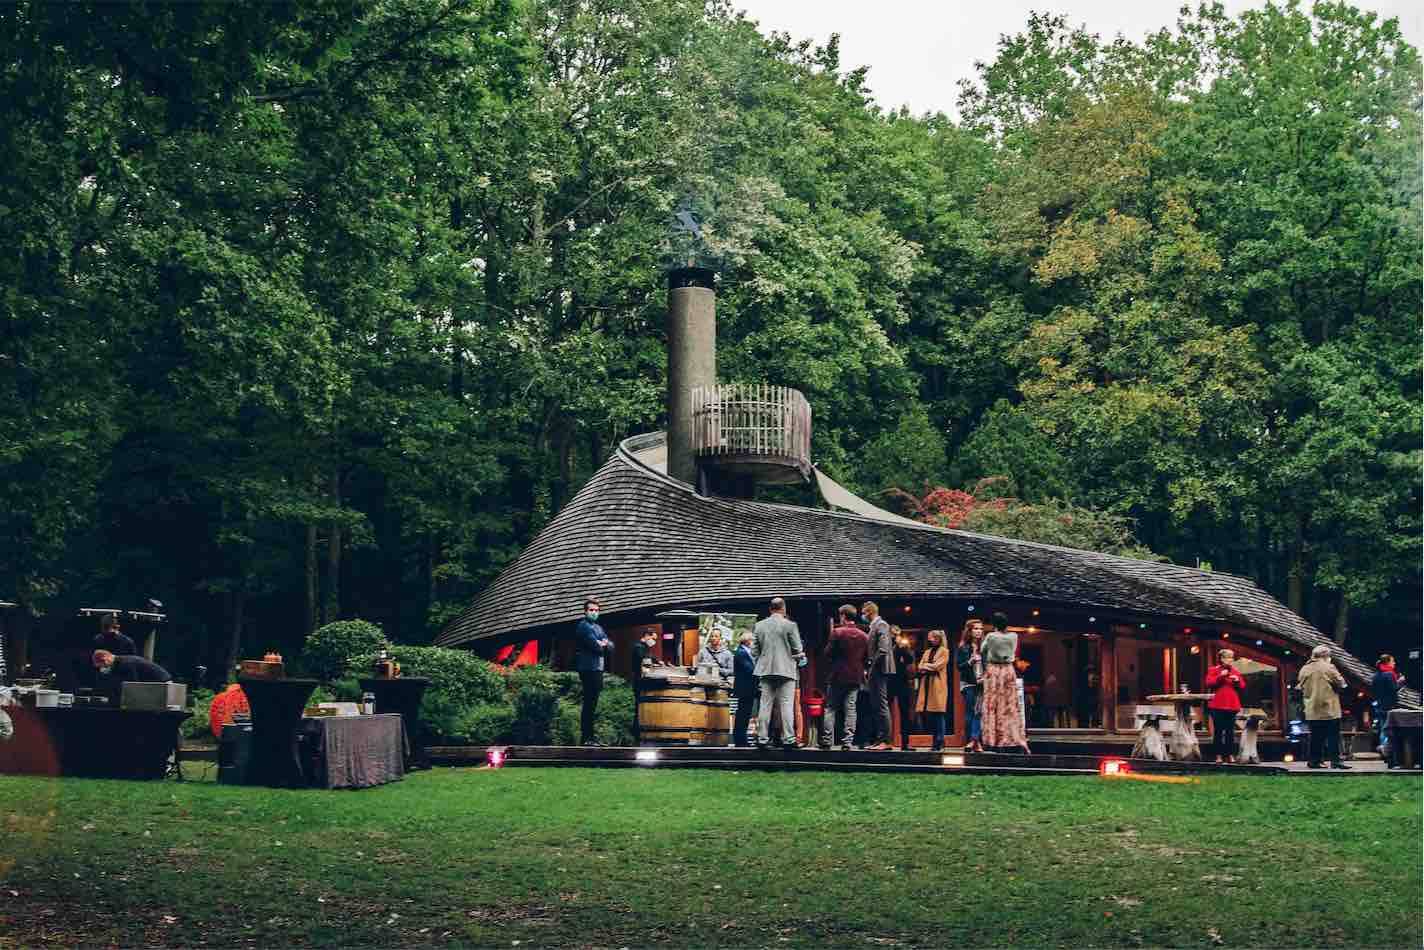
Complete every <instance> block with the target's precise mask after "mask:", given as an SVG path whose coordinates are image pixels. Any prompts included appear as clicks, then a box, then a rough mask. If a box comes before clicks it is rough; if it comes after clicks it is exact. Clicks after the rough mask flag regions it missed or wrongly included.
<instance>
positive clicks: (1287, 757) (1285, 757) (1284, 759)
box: [1281, 752, 1295, 762]
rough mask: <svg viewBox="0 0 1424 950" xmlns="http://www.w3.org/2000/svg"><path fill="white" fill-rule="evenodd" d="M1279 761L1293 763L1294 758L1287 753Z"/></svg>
mask: <svg viewBox="0 0 1424 950" xmlns="http://www.w3.org/2000/svg"><path fill="white" fill-rule="evenodd" d="M1281 761H1282V762H1294V761H1295V756H1293V755H1291V754H1290V753H1289V752H1287V753H1286V754H1285V755H1283V756H1281Z"/></svg>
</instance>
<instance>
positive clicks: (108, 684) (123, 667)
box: [94, 650, 173, 705]
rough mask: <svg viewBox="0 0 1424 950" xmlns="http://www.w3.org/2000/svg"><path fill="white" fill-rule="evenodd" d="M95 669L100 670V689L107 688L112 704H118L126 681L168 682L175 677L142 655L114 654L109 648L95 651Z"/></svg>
mask: <svg viewBox="0 0 1424 950" xmlns="http://www.w3.org/2000/svg"><path fill="white" fill-rule="evenodd" d="M94 669H96V670H98V671H99V673H100V674H101V675H100V678H99V684H100V685H99V689H100V690H107V691H108V693H109V702H110V704H111V705H118V702H119V699H120V698H121V697H122V695H123V691H124V684H125V683H168V682H172V680H173V677H171V676H169V675H168V671H167V670H165V669H164V668H163V667H161V666H159V665H158V664H157V663H154V662H153V661H152V660H145V659H144V658H143V657H141V656H114V654H112V653H110V652H109V651H108V650H95V651H94Z"/></svg>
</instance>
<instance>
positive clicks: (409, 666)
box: [350, 645, 505, 707]
mask: <svg viewBox="0 0 1424 950" xmlns="http://www.w3.org/2000/svg"><path fill="white" fill-rule="evenodd" d="M390 652H391V656H393V657H395V659H396V661H397V662H398V663H400V666H401V675H403V676H423V677H425V678H426V679H429V680H430V686H429V687H427V688H426V691H425V695H426V696H432V695H439V696H443V697H445V698H448V699H449V700H450V701H451V702H452V703H454V704H456V705H458V706H460V707H469V706H473V705H475V704H476V703H493V702H498V701H499V700H501V699H503V698H504V691H505V680H504V676H503V675H502V674H500V673H497V672H495V670H494V669H493V667H491V666H490V664H489V663H488V662H486V661H485V660H482V659H480V658H479V657H478V656H476V655H475V654H473V653H471V652H470V651H469V650H451V649H447V648H445V647H414V646H405V645H397V646H395V647H392V648H391V651H390ZM375 661H376V654H374V653H369V654H365V655H363V656H357V657H353V658H352V659H351V662H350V670H351V672H352V673H353V674H355V675H357V676H366V675H369V672H370V670H371V667H372V665H373V664H374V663H375Z"/></svg>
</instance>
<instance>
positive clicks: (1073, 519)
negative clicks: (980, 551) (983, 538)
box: [960, 499, 1163, 561]
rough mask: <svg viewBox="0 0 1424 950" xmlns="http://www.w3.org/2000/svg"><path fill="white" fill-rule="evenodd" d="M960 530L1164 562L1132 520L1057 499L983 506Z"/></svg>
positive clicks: (968, 516) (967, 517) (965, 520)
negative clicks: (1136, 534)
mask: <svg viewBox="0 0 1424 950" xmlns="http://www.w3.org/2000/svg"><path fill="white" fill-rule="evenodd" d="M960 527H961V528H962V529H963V530H965V531H975V532H978V533H979V534H994V535H999V536H1000V537H1004V538H1017V539H1019V540H1021V541H1037V542H1039V543H1041V544H1056V545H1058V546H1060V547H1065V548H1081V549H1082V550H1085V551H1097V552H1099V553H1101V554H1117V555H1120V556H1122V557H1132V558H1138V559H1139V560H1144V561H1160V560H1163V558H1162V557H1161V556H1159V555H1157V554H1154V553H1153V552H1152V551H1151V550H1149V549H1148V548H1146V547H1144V546H1143V545H1142V544H1141V543H1140V542H1139V541H1138V540H1137V538H1136V537H1134V535H1133V524H1132V520H1131V519H1130V518H1126V517H1123V516H1122V515H1115V514H1113V513H1111V512H1105V511H1096V510H1094V509H1092V508H1080V507H1078V506H1077V505H1072V504H1069V503H1068V502H1065V501H1059V500H1056V499H1055V500H1049V501H1045V502H1041V503H1039V504H1036V505H1031V504H1024V503H1022V502H1014V503H1011V504H1008V505H1005V506H1003V507H998V506H994V505H981V506H978V507H975V508H974V509H972V510H971V511H969V512H968V514H967V515H966V516H965V517H964V520H963V521H962V522H960Z"/></svg>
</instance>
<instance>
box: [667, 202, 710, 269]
mask: <svg viewBox="0 0 1424 950" xmlns="http://www.w3.org/2000/svg"><path fill="white" fill-rule="evenodd" d="M705 217H706V216H705V215H702V216H699V214H698V209H697V206H696V204H695V203H694V201H693V199H692V197H691V196H686V197H684V198H683V199H682V201H680V202H678V206H677V210H676V211H674V212H673V216H672V221H670V222H669V223H668V230H667V235H666V237H665V239H664V253H663V258H664V266H665V267H666V269H667V270H668V272H669V274H672V275H675V274H677V273H678V272H681V271H702V272H706V273H707V274H708V276H709V277H710V275H711V273H712V272H714V271H716V270H717V268H718V267H719V266H720V265H721V258H720V257H719V256H718V255H717V254H716V253H714V252H713V250H712V248H711V247H710V246H709V244H708V241H707V232H706V230H705V225H704V223H703V222H704V220H705Z"/></svg>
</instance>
